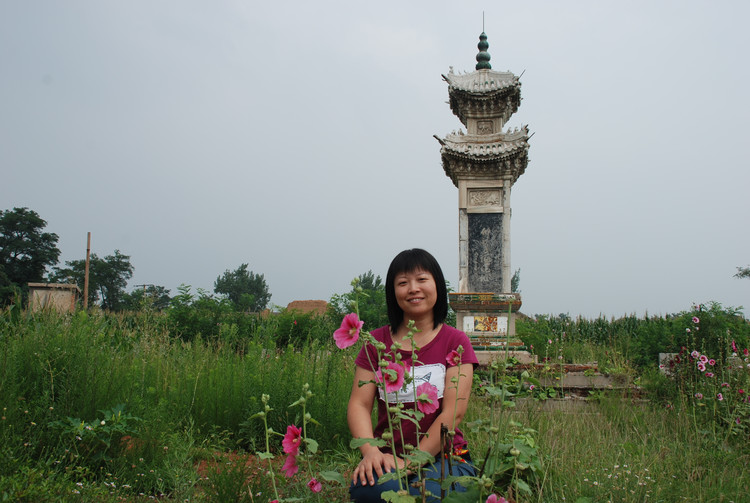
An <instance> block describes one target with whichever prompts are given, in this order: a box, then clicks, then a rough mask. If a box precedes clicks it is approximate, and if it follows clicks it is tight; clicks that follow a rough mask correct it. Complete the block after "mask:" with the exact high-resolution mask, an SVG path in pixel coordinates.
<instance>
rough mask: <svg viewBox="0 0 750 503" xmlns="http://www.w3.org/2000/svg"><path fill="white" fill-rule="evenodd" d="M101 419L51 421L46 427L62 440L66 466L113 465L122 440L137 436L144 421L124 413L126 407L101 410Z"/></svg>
mask: <svg viewBox="0 0 750 503" xmlns="http://www.w3.org/2000/svg"><path fill="white" fill-rule="evenodd" d="M100 412H101V414H102V416H101V417H102V419H95V420H92V421H82V420H81V419H79V418H77V417H76V418H73V417H70V416H68V417H66V418H65V419H58V420H55V421H50V422H49V423H48V424H47V427H48V428H49V429H50V431H51V433H52V434H53V435H55V436H56V437H57V438H58V439H59V444H58V446H59V447H58V448H57V450H58V451H64V454H63V462H67V463H65V466H70V465H73V466H76V465H82V466H86V467H88V468H90V469H93V470H95V469H97V468H99V467H100V466H104V465H106V463H107V462H111V461H112V460H113V459H114V458H115V457H116V456H118V455H120V454H121V451H122V447H123V444H122V439H123V437H125V436H130V435H135V434H136V432H137V429H136V427H137V423H138V422H140V421H142V419H141V418H139V417H136V416H133V415H131V414H129V413H126V412H125V404H119V405H116V406H115V407H113V408H112V409H109V410H105V411H100Z"/></svg>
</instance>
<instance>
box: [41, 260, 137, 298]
mask: <svg viewBox="0 0 750 503" xmlns="http://www.w3.org/2000/svg"><path fill="white" fill-rule="evenodd" d="M65 264H66V265H67V266H68V267H67V268H64V269H61V268H56V269H55V271H54V273H53V274H52V276H51V279H52V280H53V281H58V282H71V281H72V282H74V283H75V284H76V285H78V288H80V289H81V291H83V286H84V285H83V283H84V277H85V272H86V260H85V259H84V260H69V261H66V262H65ZM132 277H133V266H132V265H131V264H130V257H129V256H128V255H123V254H122V253H120V250H115V253H114V254H113V255H107V256H106V257H104V258H103V259H101V258H99V257H98V256H97V255H96V253H92V254H91V256H90V257H89V299H88V300H89V303H90V304H95V303H97V302H100V303H101V307H102V309H108V310H110V311H119V310H120V309H122V308H123V302H124V300H125V295H126V294H125V287H126V286H127V284H128V280H129V279H130V278H132Z"/></svg>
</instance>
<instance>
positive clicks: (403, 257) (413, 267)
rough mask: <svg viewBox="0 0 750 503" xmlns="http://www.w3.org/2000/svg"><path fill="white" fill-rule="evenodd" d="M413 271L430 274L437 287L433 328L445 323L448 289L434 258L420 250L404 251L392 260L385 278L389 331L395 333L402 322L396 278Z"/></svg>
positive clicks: (402, 314) (402, 316) (402, 315)
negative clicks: (397, 299)
mask: <svg viewBox="0 0 750 503" xmlns="http://www.w3.org/2000/svg"><path fill="white" fill-rule="evenodd" d="M415 271H426V272H429V273H430V274H432V277H433V278H434V279H435V286H436V287H437V300H436V301H435V307H433V308H432V315H433V319H434V328H437V326H438V325H439V324H441V323H442V322H443V321H445V317H446V316H447V315H448V289H447V288H446V286H445V277H444V276H443V271H442V269H440V264H438V262H437V260H435V257H433V256H432V255H430V254H429V253H428V252H427V251H425V250H422V249H420V248H413V249H411V250H404V251H402V252H401V253H399V254H398V255H396V257H395V258H394V259H393V261H392V262H391V265H390V267H389V268H388V275H387V276H386V277H385V302H386V305H387V306H388V322H389V323H390V325H391V330H392V331H393V332H395V331H396V330H398V327H400V326H401V323H402V322H403V321H404V310H403V309H401V307H399V305H398V302H397V301H396V285H395V282H396V276H397V275H399V274H402V273H411V272H415Z"/></svg>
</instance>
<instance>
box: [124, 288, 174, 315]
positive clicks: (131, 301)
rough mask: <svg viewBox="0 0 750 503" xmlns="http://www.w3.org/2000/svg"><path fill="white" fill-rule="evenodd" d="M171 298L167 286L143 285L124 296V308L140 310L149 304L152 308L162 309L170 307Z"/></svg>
mask: <svg viewBox="0 0 750 503" xmlns="http://www.w3.org/2000/svg"><path fill="white" fill-rule="evenodd" d="M171 300H172V299H171V297H170V296H169V290H168V289H167V288H165V287H163V286H159V285H142V288H136V289H135V290H133V291H132V292H130V293H126V294H125V295H124V296H123V299H122V309H124V310H127V311H140V310H141V309H143V308H144V307H146V306H148V307H149V308H151V309H156V310H157V311H162V310H164V309H166V308H167V307H169V302H170V301H171Z"/></svg>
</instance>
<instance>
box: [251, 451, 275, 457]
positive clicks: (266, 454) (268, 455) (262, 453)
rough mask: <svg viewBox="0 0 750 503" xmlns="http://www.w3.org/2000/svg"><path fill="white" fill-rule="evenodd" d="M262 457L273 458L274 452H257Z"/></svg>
mask: <svg viewBox="0 0 750 503" xmlns="http://www.w3.org/2000/svg"><path fill="white" fill-rule="evenodd" d="M255 454H256V455H257V456H258V457H259V458H260V459H273V454H271V453H270V452H256V453H255Z"/></svg>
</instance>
